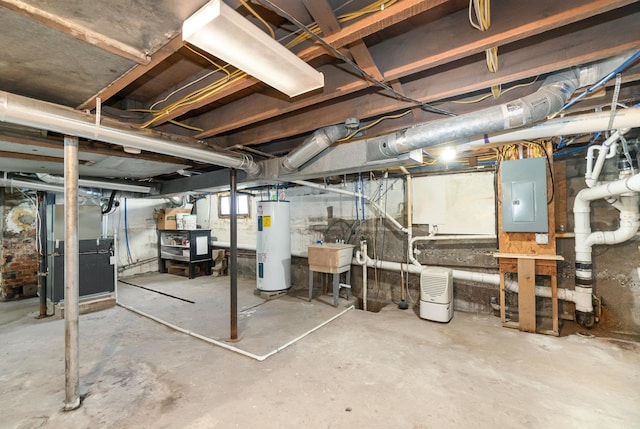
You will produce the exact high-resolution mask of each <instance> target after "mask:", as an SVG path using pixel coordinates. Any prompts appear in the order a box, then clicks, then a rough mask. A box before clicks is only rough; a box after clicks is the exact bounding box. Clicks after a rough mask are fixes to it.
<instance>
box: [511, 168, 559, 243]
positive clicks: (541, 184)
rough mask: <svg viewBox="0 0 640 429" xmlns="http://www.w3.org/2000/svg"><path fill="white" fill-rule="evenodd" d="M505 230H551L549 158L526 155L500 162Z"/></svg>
mask: <svg viewBox="0 0 640 429" xmlns="http://www.w3.org/2000/svg"><path fill="white" fill-rule="evenodd" d="M500 184H501V186H502V230H503V231H505V232H548V230H549V223H548V218H547V159H546V158H527V159H518V160H515V161H503V162H502V163H500Z"/></svg>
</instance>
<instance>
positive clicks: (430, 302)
mask: <svg viewBox="0 0 640 429" xmlns="http://www.w3.org/2000/svg"><path fill="white" fill-rule="evenodd" d="M420 317H421V318H422V319H427V320H433V321H435V322H444V323H447V322H449V321H450V320H451V318H452V317H453V272H452V271H451V270H450V269H448V268H440V267H424V268H422V271H421V273H420Z"/></svg>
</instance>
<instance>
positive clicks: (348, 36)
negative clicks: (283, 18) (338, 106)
mask: <svg viewBox="0 0 640 429" xmlns="http://www.w3.org/2000/svg"><path fill="white" fill-rule="evenodd" d="M447 1H448V0H404V1H401V2H398V3H396V4H394V5H393V6H390V7H388V8H387V9H385V10H384V11H380V12H377V13H374V14H371V15H369V16H367V17H366V18H363V19H361V20H359V21H357V22H356V23H354V24H352V25H350V26H346V27H344V28H343V29H342V30H340V31H339V32H338V33H335V34H334V35H332V36H329V37H331V45H332V46H334V47H335V48H341V47H343V46H346V45H347V44H349V43H353V42H355V41H357V40H359V39H361V38H362V37H365V36H368V35H370V34H373V33H375V32H376V31H379V30H381V29H383V28H385V27H387V26H389V25H393V24H396V23H398V22H400V21H403V20H405V19H408V18H411V17H412V16H415V15H417V14H419V13H422V12H425V11H427V10H429V9H432V8H435V7H436V6H439V5H441V4H444V3H446V2H447ZM310 49H311V50H310V51H309V50H305V51H303V53H300V54H298V56H299V57H301V58H302V59H303V60H305V61H307V62H309V61H311V60H312V59H314V58H317V57H319V56H321V55H323V54H325V53H327V51H326V50H325V49H324V48H323V47H321V46H319V47H314V48H310ZM325 81H326V80H325ZM258 82H259V81H258V80H257V79H255V78H253V77H250V76H247V77H246V78H244V79H242V80H239V81H237V82H234V83H233V84H231V85H229V86H227V87H225V88H224V89H223V90H222V91H218V92H216V93H215V94H212V95H211V96H209V97H205V98H203V99H202V100H200V101H198V102H197V103H193V104H190V105H189V106H184V107H182V108H179V109H176V110H174V111H172V112H170V113H169V114H167V115H164V116H163V117H162V119H160V120H158V121H157V122H156V123H155V125H160V124H162V123H164V122H167V121H170V120H172V119H175V118H179V117H180V116H182V115H184V114H186V113H188V112H190V111H192V110H197V109H200V108H202V107H204V106H207V105H209V104H211V103H213V102H215V101H217V100H221V99H223V98H225V97H227V96H229V95H232V94H234V93H236V92H239V91H242V90H243V89H247V88H249V87H251V86H253V85H255V84H256V83H258Z"/></svg>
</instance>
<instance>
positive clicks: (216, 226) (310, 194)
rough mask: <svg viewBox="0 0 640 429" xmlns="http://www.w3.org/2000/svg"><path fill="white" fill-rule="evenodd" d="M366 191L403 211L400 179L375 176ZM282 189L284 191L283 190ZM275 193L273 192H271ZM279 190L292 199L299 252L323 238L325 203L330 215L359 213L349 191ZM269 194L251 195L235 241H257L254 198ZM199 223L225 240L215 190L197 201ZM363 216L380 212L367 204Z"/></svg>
mask: <svg viewBox="0 0 640 429" xmlns="http://www.w3.org/2000/svg"><path fill="white" fill-rule="evenodd" d="M364 186H365V194H366V195H369V196H372V195H380V196H381V197H380V198H378V199H376V202H377V204H378V205H380V206H381V207H383V208H384V207H386V209H387V211H388V212H389V213H390V214H391V215H392V216H394V217H395V218H400V216H401V214H402V211H403V202H404V188H403V181H402V179H384V178H380V179H374V180H366V181H365V182H364ZM330 187H332V188H337V189H342V190H349V191H355V184H354V183H347V184H346V186H344V185H341V184H340V185H331V186H330ZM283 193H284V194H283ZM274 194H275V192H274ZM279 194H281V197H282V196H284V199H285V200H287V201H290V202H291V252H292V253H294V254H301V253H305V252H306V251H307V247H308V246H309V245H311V244H313V243H315V242H316V241H317V240H324V237H323V234H322V231H323V230H324V229H325V228H326V227H327V225H328V220H327V217H328V209H327V208H328V207H332V210H333V217H335V218H343V219H347V220H355V219H357V218H360V217H361V216H362V214H361V213H362V212H361V211H359V213H358V215H356V203H355V201H356V199H355V197H351V196H348V195H341V194H336V193H333V192H329V191H324V190H319V189H313V188H306V187H299V186H296V187H293V188H290V189H284V190H283V189H280V192H279ZM266 198H268V194H267V193H266V192H263V193H256V194H255V195H254V196H252V197H251V203H250V204H251V216H250V217H246V218H238V243H239V244H247V245H252V246H255V244H256V230H257V220H256V211H255V210H256V202H257V201H260V200H261V199H266ZM196 210H197V214H198V224H199V225H201V226H202V228H204V229H211V236H212V237H215V238H216V240H217V241H223V242H228V241H229V240H230V238H229V219H228V218H220V217H218V194H212V195H209V196H207V197H206V198H203V199H201V200H199V201H198V202H197V203H196ZM364 215H365V218H367V219H369V218H370V217H372V216H378V215H379V214H378V213H377V212H375V211H374V210H373V209H371V208H370V207H369V206H368V205H367V206H366V207H365V211H364Z"/></svg>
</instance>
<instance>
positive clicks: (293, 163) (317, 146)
mask: <svg viewBox="0 0 640 429" xmlns="http://www.w3.org/2000/svg"><path fill="white" fill-rule="evenodd" d="M348 133H349V129H348V128H347V127H346V126H345V125H332V126H329V127H325V128H320V129H319V130H316V131H315V132H314V133H313V134H312V135H311V137H309V138H308V139H307V140H305V141H304V143H302V145H301V146H300V147H298V148H296V149H294V150H293V151H292V152H291V153H290V154H289V155H287V156H286V157H285V158H284V159H283V160H282V162H281V163H280V166H281V167H282V170H283V171H284V173H285V174H289V173H293V172H294V171H296V170H297V169H298V168H300V167H301V166H302V165H303V164H305V163H306V162H308V161H309V160H311V159H312V158H313V157H314V156H316V155H318V154H319V153H321V152H322V151H323V150H325V149H326V148H328V147H329V146H331V145H332V144H333V143H335V142H336V141H338V140H340V139H341V138H344V137H346V136H347V135H348Z"/></svg>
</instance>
